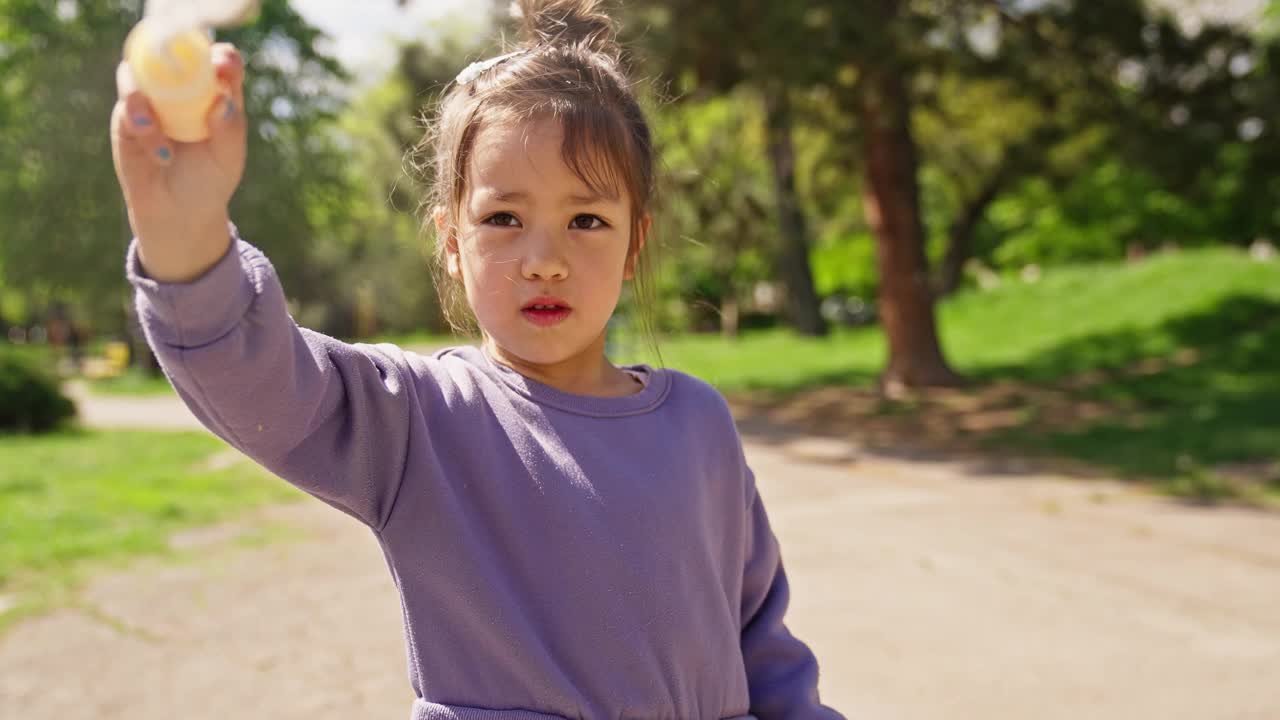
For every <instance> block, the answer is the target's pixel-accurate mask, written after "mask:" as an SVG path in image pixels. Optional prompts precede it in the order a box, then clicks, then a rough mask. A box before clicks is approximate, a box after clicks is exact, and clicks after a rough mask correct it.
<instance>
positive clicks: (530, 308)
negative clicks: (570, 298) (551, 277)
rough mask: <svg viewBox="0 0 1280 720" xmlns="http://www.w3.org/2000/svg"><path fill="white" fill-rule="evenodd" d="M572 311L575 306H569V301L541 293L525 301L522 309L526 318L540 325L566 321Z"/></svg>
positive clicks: (521, 312) (545, 325) (544, 325)
mask: <svg viewBox="0 0 1280 720" xmlns="http://www.w3.org/2000/svg"><path fill="white" fill-rule="evenodd" d="M571 312H573V308H571V307H569V303H567V302H565V301H564V300H561V299H560V298H558V297H553V296H551V295H539V296H538V297H536V298H534V299H532V300H530V301H529V302H527V303H525V304H524V307H523V308H521V310H520V314H522V315H524V317H525V319H526V320H528V321H529V322H531V323H533V324H534V325H538V326H540V327H548V326H551V325H556V324H558V323H561V322H564V320H565V318H567V317H569V313H571Z"/></svg>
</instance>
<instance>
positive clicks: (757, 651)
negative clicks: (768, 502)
mask: <svg viewBox="0 0 1280 720" xmlns="http://www.w3.org/2000/svg"><path fill="white" fill-rule="evenodd" d="M747 476H748V482H749V486H750V494H751V501H750V503H749V508H748V511H747V513H748V516H747V525H746V527H747V561H746V566H745V568H744V572H743V583H742V621H743V624H742V657H743V660H744V662H745V664H746V668H747V686H748V689H749V691H750V695H751V711H750V712H751V715H752V716H754V717H757V718H759V720H775V719H776V720H782V719H783V718H785V719H787V720H810V719H819V720H843V716H841V715H840V713H838V712H836V711H835V710H832V709H831V708H829V707H827V706H825V705H823V704H822V703H821V702H820V701H819V699H818V660H817V658H816V657H814V655H813V652H812V651H810V650H809V648H808V646H806V645H805V644H804V643H803V642H801V641H800V640H799V639H797V638H795V637H794V636H792V635H791V632H790V631H789V630H787V627H786V625H784V624H783V616H784V615H785V614H786V612H787V604H788V602H789V601H790V589H789V588H788V585H787V574H786V572H785V571H784V570H783V567H782V556H781V552H780V550H779V547H778V540H777V538H776V537H775V536H774V534H773V530H772V529H771V528H770V526H769V518H768V515H767V513H766V512H765V509H764V501H763V500H762V499H761V497H760V494H759V492H758V491H757V490H756V487H755V481H754V476H753V475H752V473H751V470H750V469H749V468H748V469H747Z"/></svg>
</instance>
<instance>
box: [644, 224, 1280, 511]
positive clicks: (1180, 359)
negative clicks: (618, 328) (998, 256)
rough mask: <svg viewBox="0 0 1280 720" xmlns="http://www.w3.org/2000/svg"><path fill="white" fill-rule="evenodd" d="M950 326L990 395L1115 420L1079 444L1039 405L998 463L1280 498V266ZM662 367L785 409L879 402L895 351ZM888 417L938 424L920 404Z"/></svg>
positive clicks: (1166, 279)
mask: <svg viewBox="0 0 1280 720" xmlns="http://www.w3.org/2000/svg"><path fill="white" fill-rule="evenodd" d="M938 316H939V327H940V335H941V339H942V343H943V346H944V349H945V351H946V354H947V357H948V358H949V360H950V361H951V363H952V364H953V366H954V367H955V368H956V369H957V370H959V371H960V372H962V373H964V374H965V375H966V376H967V377H968V378H970V380H972V381H973V382H974V384H975V385H974V390H975V391H981V389H982V388H984V387H989V386H992V385H994V384H996V383H997V382H1009V381H1013V382H1018V383H1023V384H1025V385H1026V386H1028V387H1030V388H1045V389H1052V390H1054V391H1055V392H1058V393H1062V394H1065V395H1066V396H1067V397H1068V398H1069V399H1071V400H1072V401H1074V402H1078V403H1094V404H1102V405H1104V406H1106V407H1109V408H1111V409H1112V410H1113V412H1110V413H1103V417H1100V418H1099V419H1097V420H1096V421H1094V422H1084V423H1074V424H1073V425H1072V426H1071V427H1066V428H1064V427H1057V426H1054V425H1053V424H1050V423H1047V422H1043V421H1042V420H1041V418H1039V417H1038V410H1039V408H1037V407H1036V406H1034V405H1030V406H1029V407H1027V408H1026V412H1025V413H1024V414H1025V420H1024V421H1023V422H1022V423H1020V424H1019V425H1018V426H1017V427H1011V428H1002V429H999V430H995V431H991V432H988V433H986V434H985V437H984V438H982V440H983V442H984V444H985V445H986V446H988V447H989V448H991V449H993V450H1017V451H1020V452H1030V453H1044V454H1046V455H1051V456H1059V457H1068V458H1073V459H1076V460H1082V461H1085V462H1088V463H1091V464H1093V465H1096V466H1099V467H1101V468H1104V469H1106V470H1107V471H1108V472H1110V473H1113V474H1116V475H1119V476H1121V477H1128V478H1137V479H1148V480H1150V479H1155V480H1157V481H1158V482H1159V484H1160V485H1161V486H1162V487H1165V488H1166V489H1169V490H1170V491H1172V492H1176V493H1181V494H1192V495H1197V496H1204V495H1209V496H1212V495H1215V494H1230V490H1228V489H1226V488H1225V487H1224V486H1223V485H1222V484H1221V483H1217V482H1216V481H1215V480H1214V473H1215V472H1216V469H1217V468H1225V467H1235V466H1246V467H1252V468H1253V471H1252V474H1253V475H1256V476H1258V478H1259V479H1260V480H1261V482H1262V484H1263V485H1264V486H1265V487H1266V489H1267V490H1269V491H1277V490H1280V362H1276V360H1275V359H1276V358H1277V357H1280V262H1274V261H1273V262H1266V263H1264V262H1256V261H1253V260H1251V259H1250V258H1249V257H1248V256H1247V255H1246V254H1244V253H1243V252H1240V251H1238V250H1233V249H1226V248H1213V249H1204V250H1192V251H1182V252H1175V253H1167V254H1161V255H1157V256H1154V257H1152V258H1150V259H1148V260H1147V261H1145V262H1141V263H1136V264H1119V263H1109V264H1098V265H1088V266H1079V267H1070V268H1061V269H1050V270H1048V271H1046V272H1045V274H1044V276H1043V277H1042V278H1041V279H1040V280H1039V281H1038V282H1036V283H1031V284H1028V283H1025V282H1022V281H1020V280H1007V281H1006V283H1005V284H1004V285H1003V286H1002V287H1000V288H998V289H995V290H992V291H986V292H982V291H976V290H975V291H968V292H965V293H962V294H960V295H958V296H956V297H954V298H952V299H949V300H947V301H945V302H943V303H942V304H941V305H940V307H939V312H938ZM661 352H662V360H663V361H664V362H665V364H666V365H667V366H669V367H675V368H678V369H681V370H684V371H686V372H690V373H692V374H694V375H697V376H699V377H702V378H705V379H707V380H708V381H710V382H712V383H713V384H715V385H716V386H717V387H719V388H720V390H721V391H723V392H725V393H727V394H733V393H740V392H744V391H752V390H764V391H769V392H772V393H776V394H777V395H778V396H780V397H782V396H787V395H790V394H793V393H796V392H799V391H802V390H805V389H809V388H814V387H818V386H830V385H851V386H854V387H862V388H870V387H871V386H872V385H873V384H874V382H875V377H876V374H877V373H878V371H879V370H880V368H881V367H882V366H883V363H884V358H885V345H884V341H883V338H882V335H881V332H880V329H879V328H864V329H855V330H840V331H837V332H835V333H833V334H832V336H831V337H828V338H823V339H811V338H800V337H797V336H795V335H793V334H791V333H789V332H786V331H766V332H758V333H750V334H747V335H744V336H743V337H741V338H739V339H736V340H727V339H722V338H720V337H675V338H666V339H663V340H662V342H661ZM638 357H639V359H642V360H644V361H652V360H653V359H654V358H653V356H652V355H651V354H645V355H639V356H638ZM884 412H887V413H899V414H905V415H910V414H911V413H913V412H930V408H929V406H928V405H927V404H920V403H918V402H916V400H914V399H913V400H908V401H905V402H901V403H894V402H887V403H886V407H885V410H884ZM848 431H849V432H852V433H855V434H856V431H857V428H856V427H854V428H849V429H848Z"/></svg>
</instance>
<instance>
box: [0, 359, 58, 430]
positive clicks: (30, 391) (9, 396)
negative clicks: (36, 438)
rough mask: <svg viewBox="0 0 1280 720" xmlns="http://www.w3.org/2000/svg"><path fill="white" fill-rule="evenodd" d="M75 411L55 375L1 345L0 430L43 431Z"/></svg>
mask: <svg viewBox="0 0 1280 720" xmlns="http://www.w3.org/2000/svg"><path fill="white" fill-rule="evenodd" d="M75 414H76V406H75V403H73V402H71V400H70V399H69V398H67V397H66V396H65V395H63V394H62V390H61V389H60V388H59V387H58V381H57V379H56V378H54V377H53V376H51V375H50V374H49V373H47V372H45V371H43V370H41V369H40V368H39V367H37V366H36V365H35V364H34V363H32V362H31V361H30V360H28V359H25V358H22V357H20V356H19V355H18V354H17V353H15V352H13V351H8V350H5V349H4V348H0V432H44V431H47V430H52V429H54V428H55V427H57V426H58V425H59V424H60V423H61V422H62V421H64V420H67V419H70V418H73V417H75Z"/></svg>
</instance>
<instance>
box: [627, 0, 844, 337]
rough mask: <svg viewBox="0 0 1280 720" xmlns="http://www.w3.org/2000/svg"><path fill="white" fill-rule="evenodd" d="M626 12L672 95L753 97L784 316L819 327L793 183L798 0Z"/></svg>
mask: <svg viewBox="0 0 1280 720" xmlns="http://www.w3.org/2000/svg"><path fill="white" fill-rule="evenodd" d="M627 13H628V14H627V16H626V17H627V19H629V20H630V21H631V23H630V30H629V35H630V36H632V37H631V40H630V44H633V45H638V46H640V47H644V48H645V49H646V51H647V52H646V62H647V63H648V64H649V65H651V66H653V67H654V68H655V69H657V71H658V72H659V73H660V74H661V75H664V76H665V77H667V78H672V79H674V80H675V81H676V86H677V87H676V89H677V90H678V91H679V93H680V94H679V95H678V96H677V97H676V98H675V102H677V103H678V102H680V101H681V100H682V99H686V98H687V99H689V100H691V101H697V100H698V99H699V98H700V97H703V96H706V95H709V94H727V93H729V92H731V91H733V90H734V89H736V88H739V87H740V86H741V87H744V88H745V89H747V90H749V91H751V92H752V93H753V94H754V95H755V97H757V98H758V102H759V103H760V104H761V107H762V108H763V111H764V116H765V128H766V151H767V155H768V158H769V162H770V167H771V170H772V175H773V188H774V191H773V192H774V202H773V204H774V206H775V213H776V217H777V226H778V230H779V235H780V242H779V243H778V244H777V248H776V258H777V265H778V267H777V272H778V279H779V280H781V282H782V284H783V286H784V287H785V288H786V299H785V312H786V315H787V319H788V321H789V323H790V324H791V325H792V327H794V328H795V329H796V330H797V331H798V332H800V333H802V334H806V335H824V334H826V332H827V325H826V322H825V321H824V320H823V318H822V315H821V313H820V312H819V305H818V296H817V292H816V291H815V289H814V283H813V274H812V272H811V270H810V266H809V249H810V244H811V241H810V236H809V235H810V233H809V228H808V222H807V220H806V218H805V215H804V211H803V204H802V202H801V199H800V197H799V196H798V194H797V190H796V186H797V180H796V150H795V142H794V125H795V118H794V114H793V107H794V102H793V98H792V94H793V93H794V92H796V91H797V90H798V89H802V88H803V87H805V86H806V85H807V84H808V83H809V82H810V81H811V78H812V77H814V72H815V71H814V69H813V66H814V65H815V64H816V62H815V60H814V59H813V58H812V57H810V56H809V55H808V54H807V53H805V51H804V41H803V28H802V27H800V26H799V24H798V15H800V14H802V13H803V7H802V5H801V4H799V3H793V2H759V1H756V2H732V3H731V2H728V1H727V0H716V1H714V2H703V1H701V0H696V1H695V0H644V1H643V2H638V3H634V4H631V5H628V7H627ZM798 28H799V30H797V29H798ZM743 96H747V97H749V95H743Z"/></svg>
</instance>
